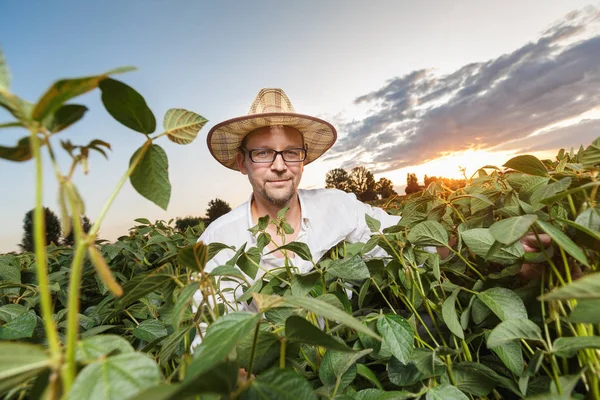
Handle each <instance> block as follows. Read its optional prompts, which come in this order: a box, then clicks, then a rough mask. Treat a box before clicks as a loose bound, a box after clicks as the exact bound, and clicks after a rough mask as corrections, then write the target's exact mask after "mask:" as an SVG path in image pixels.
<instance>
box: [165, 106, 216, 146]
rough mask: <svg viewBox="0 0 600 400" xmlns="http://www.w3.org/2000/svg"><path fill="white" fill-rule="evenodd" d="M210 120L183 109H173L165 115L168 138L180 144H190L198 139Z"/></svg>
mask: <svg viewBox="0 0 600 400" xmlns="http://www.w3.org/2000/svg"><path fill="white" fill-rule="evenodd" d="M207 122H208V120H207V119H206V118H204V117H202V116H200V115H198V114H196V113H194V112H192V111H188V110H184V109H183V108H171V109H170V110H168V111H167V112H166V114H165V119H164V122H163V127H164V128H165V133H166V134H167V137H168V138H169V139H170V140H171V141H172V142H175V143H178V144H189V143H192V142H193V141H194V139H196V136H198V132H200V129H202V127H203V126H204V124H206V123H207Z"/></svg>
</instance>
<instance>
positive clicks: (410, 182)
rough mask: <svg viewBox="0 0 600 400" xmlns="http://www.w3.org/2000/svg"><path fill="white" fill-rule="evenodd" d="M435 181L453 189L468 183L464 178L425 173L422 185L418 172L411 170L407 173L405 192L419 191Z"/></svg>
mask: <svg viewBox="0 0 600 400" xmlns="http://www.w3.org/2000/svg"><path fill="white" fill-rule="evenodd" d="M434 182H437V183H441V184H443V185H444V186H446V187H447V188H449V189H452V190H457V189H460V188H462V187H465V186H466V185H467V181H466V180H464V179H453V178H444V177H443V176H427V175H425V177H424V178H423V185H420V184H419V180H418V178H417V174H414V173H410V172H409V173H408V174H406V188H405V189H404V192H405V193H406V194H412V193H418V192H420V191H422V190H424V189H425V188H426V187H428V186H429V185H431V184H432V183H434Z"/></svg>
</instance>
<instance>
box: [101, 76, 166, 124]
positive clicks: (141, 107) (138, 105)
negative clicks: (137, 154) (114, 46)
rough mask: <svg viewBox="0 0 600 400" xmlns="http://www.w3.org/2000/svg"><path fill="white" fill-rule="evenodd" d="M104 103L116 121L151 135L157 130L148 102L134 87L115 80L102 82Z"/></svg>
mask: <svg viewBox="0 0 600 400" xmlns="http://www.w3.org/2000/svg"><path fill="white" fill-rule="evenodd" d="M99 86H100V90H101V91H102V103H103V104H104V108H106V111H108V113H109V114H110V115H112V117H113V118H114V119H116V120H117V121H118V122H120V123H121V124H123V125H125V126H126V127H128V128H130V129H133V130H134V131H137V132H140V133H145V134H149V133H152V132H154V131H155V130H156V119H155V118H154V114H152V111H151V110H150V108H148V105H147V104H146V100H144V98H143V97H142V95H140V94H139V93H138V92H136V91H135V90H134V89H133V88H132V87H129V86H127V85H126V84H124V83H123V82H120V81H116V80H114V79H104V80H103V81H102V82H100V85H99Z"/></svg>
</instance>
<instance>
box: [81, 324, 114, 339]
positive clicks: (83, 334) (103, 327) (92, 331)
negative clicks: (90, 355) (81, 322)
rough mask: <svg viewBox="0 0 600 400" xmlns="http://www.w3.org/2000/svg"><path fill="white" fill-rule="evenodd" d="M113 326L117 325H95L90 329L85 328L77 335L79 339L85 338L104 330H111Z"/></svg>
mask: <svg viewBox="0 0 600 400" xmlns="http://www.w3.org/2000/svg"><path fill="white" fill-rule="evenodd" d="M115 327H117V325H98V326H95V327H93V328H90V329H88V330H86V331H85V332H81V334H80V335H79V337H80V338H81V339H85V338H88V337H92V336H96V335H98V334H99V333H102V332H106V331H108V330H111V329H112V328H115Z"/></svg>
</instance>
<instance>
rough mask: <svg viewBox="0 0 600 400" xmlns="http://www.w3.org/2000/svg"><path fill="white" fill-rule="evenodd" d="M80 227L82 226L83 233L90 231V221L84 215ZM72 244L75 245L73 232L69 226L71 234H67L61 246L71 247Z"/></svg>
mask: <svg viewBox="0 0 600 400" xmlns="http://www.w3.org/2000/svg"><path fill="white" fill-rule="evenodd" d="M81 225H82V228H83V231H84V232H85V233H88V232H89V231H90V229H91V228H92V223H91V222H90V219H89V218H88V217H86V216H85V215H84V216H83V217H82V218H81ZM74 243H75V236H74V232H73V227H72V226H71V232H69V234H68V235H67V236H64V237H63V242H62V244H63V245H65V246H73V244H74Z"/></svg>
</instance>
